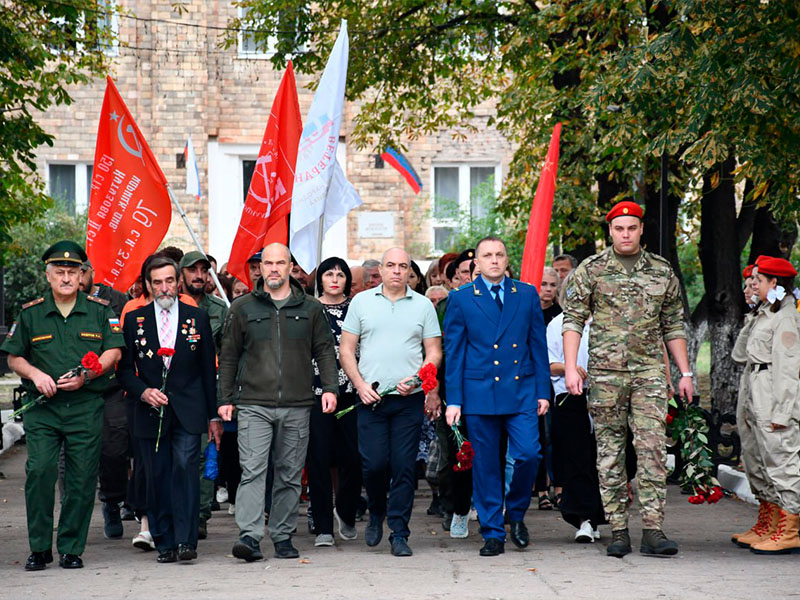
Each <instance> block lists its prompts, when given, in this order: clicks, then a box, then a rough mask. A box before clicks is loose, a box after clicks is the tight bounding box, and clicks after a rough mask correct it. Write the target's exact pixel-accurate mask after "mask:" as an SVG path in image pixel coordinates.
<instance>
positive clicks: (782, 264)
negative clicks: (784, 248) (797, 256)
mask: <svg viewBox="0 0 800 600" xmlns="http://www.w3.org/2000/svg"><path fill="white" fill-rule="evenodd" d="M756 266H757V267H758V272H759V273H760V274H762V275H771V276H772V277H794V276H796V275H797V269H795V268H794V267H793V266H792V263H790V262H789V261H788V260H786V259H785V258H776V257H774V256H759V257H758V260H756Z"/></svg>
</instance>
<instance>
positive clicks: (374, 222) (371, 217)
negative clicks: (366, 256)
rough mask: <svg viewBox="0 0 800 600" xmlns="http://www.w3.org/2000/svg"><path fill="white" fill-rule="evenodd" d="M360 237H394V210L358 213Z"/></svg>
mask: <svg viewBox="0 0 800 600" xmlns="http://www.w3.org/2000/svg"><path fill="white" fill-rule="evenodd" d="M358 237H360V238H393V237H394V212H393V211H383V212H360V213H358Z"/></svg>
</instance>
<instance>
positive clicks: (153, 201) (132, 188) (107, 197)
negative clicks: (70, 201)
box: [86, 77, 172, 292]
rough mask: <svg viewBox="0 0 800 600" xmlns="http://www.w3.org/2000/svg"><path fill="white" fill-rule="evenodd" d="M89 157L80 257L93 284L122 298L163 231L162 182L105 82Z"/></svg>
mask: <svg viewBox="0 0 800 600" xmlns="http://www.w3.org/2000/svg"><path fill="white" fill-rule="evenodd" d="M107 82H108V83H107V85H106V94H105V97H104V98H103V108H102V110H101V111H100V127H99V128H98V130H97V145H96V147H95V151H94V168H93V171H92V192H91V197H90V200H89V222H88V226H87V228H86V254H87V255H88V256H89V260H90V261H91V262H92V267H93V268H94V270H95V276H94V277H95V281H96V282H98V283H104V284H106V285H108V286H111V287H113V288H115V289H117V290H119V291H121V292H125V291H127V290H128V288H129V287H130V286H131V284H133V282H134V281H136V278H137V277H138V276H139V272H140V270H141V268H142V263H143V262H144V259H145V258H147V256H148V255H150V254H152V253H153V252H154V251H155V249H156V248H158V245H159V244H160V243H161V240H163V239H164V236H165V235H166V234H167V229H169V223H170V221H171V220H172V206H171V205H170V200H169V193H168V192H167V178H166V177H164V173H162V172H161V168H160V167H159V166H158V162H156V159H155V157H154V156H153V153H152V152H151V151H150V147H149V146H148V145H147V141H146V140H145V139H144V136H143V135H142V132H141V131H139V128H138V127H137V126H136V123H135V122H134V120H133V117H132V116H131V113H130V111H129V110H128V107H127V106H125V102H123V100H122V97H121V96H120V95H119V91H118V90H117V88H116V86H115V85H114V82H113V81H112V80H111V77H108V78H107Z"/></svg>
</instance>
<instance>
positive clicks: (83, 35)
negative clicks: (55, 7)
mask: <svg viewBox="0 0 800 600" xmlns="http://www.w3.org/2000/svg"><path fill="white" fill-rule="evenodd" d="M50 28H51V29H52V32H53V35H52V38H53V39H55V40H63V41H56V42H54V43H51V44H50V48H51V49H52V50H53V51H54V52H55V53H61V52H75V51H76V50H80V51H83V50H85V49H87V48H91V49H99V50H102V51H103V52H104V53H105V54H107V55H109V56H117V55H118V54H119V17H118V11H117V3H116V2H115V0H98V1H97V8H96V9H94V10H86V11H84V12H82V13H80V14H78V15H77V18H76V19H73V20H70V21H69V22H68V21H67V20H66V19H65V18H64V17H54V18H51V19H50Z"/></svg>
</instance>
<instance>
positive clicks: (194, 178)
mask: <svg viewBox="0 0 800 600" xmlns="http://www.w3.org/2000/svg"><path fill="white" fill-rule="evenodd" d="M183 157H184V159H185V162H186V193H187V194H189V195H190V196H194V197H195V198H197V200H198V201H199V200H200V198H201V197H202V196H203V194H202V193H201V192H200V170H199V169H198V168H197V156H195V154H194V146H192V136H189V139H188V140H186V146H185V147H184V149H183Z"/></svg>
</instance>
